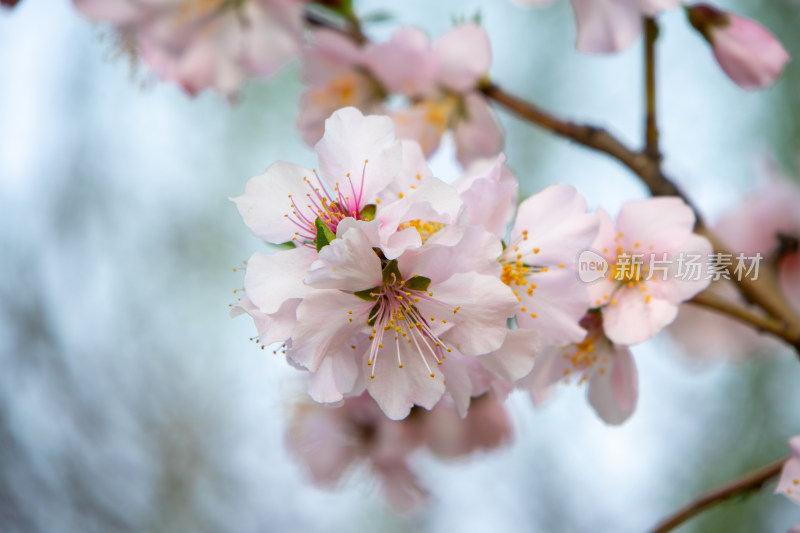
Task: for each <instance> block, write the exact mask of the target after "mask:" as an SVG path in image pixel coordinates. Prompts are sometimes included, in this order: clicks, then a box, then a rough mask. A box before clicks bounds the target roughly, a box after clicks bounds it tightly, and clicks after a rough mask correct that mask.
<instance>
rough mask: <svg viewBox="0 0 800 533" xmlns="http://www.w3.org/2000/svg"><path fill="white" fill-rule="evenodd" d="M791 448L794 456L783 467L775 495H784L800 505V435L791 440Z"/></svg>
mask: <svg viewBox="0 0 800 533" xmlns="http://www.w3.org/2000/svg"><path fill="white" fill-rule="evenodd" d="M789 448H791V451H792V456H791V458H789V460H788V461H786V464H785V465H783V470H782V471H781V478H780V480H779V481H778V486H777V487H775V493H776V494H783V495H785V496H786V497H787V498H789V499H790V500H792V501H793V502H794V503H798V504H800V435H799V436H797V437H792V438H791V439H790V440H789Z"/></svg>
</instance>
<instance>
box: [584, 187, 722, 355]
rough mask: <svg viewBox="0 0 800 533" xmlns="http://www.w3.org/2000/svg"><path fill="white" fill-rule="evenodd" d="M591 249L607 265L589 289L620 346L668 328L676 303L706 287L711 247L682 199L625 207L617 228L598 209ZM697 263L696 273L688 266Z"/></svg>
mask: <svg viewBox="0 0 800 533" xmlns="http://www.w3.org/2000/svg"><path fill="white" fill-rule="evenodd" d="M598 213H599V215H600V232H599V234H598V236H597V240H595V242H594V243H593V244H592V249H593V250H594V251H595V252H596V253H597V254H598V256H599V257H602V259H603V260H605V261H606V263H607V265H608V271H607V275H606V276H605V277H603V278H601V279H599V280H597V281H595V282H593V283H590V284H589V285H588V286H589V290H590V293H591V296H592V304H593V306H594V307H599V308H601V310H602V314H603V329H604V331H605V334H606V336H608V338H609V339H610V340H611V341H612V342H614V343H617V344H628V345H630V344H636V343H639V342H642V341H645V340H647V339H649V338H650V337H652V336H653V335H655V334H656V333H658V332H659V331H660V330H661V329H662V328H664V327H665V326H667V325H668V324H670V323H671V322H672V321H673V320H675V317H676V316H677V314H678V305H679V304H680V303H681V302H684V301H686V300H688V299H690V298H691V297H693V296H694V295H695V294H697V293H699V292H700V291H702V290H703V289H705V288H706V287H708V285H709V283H710V282H711V281H710V277H708V276H707V270H706V267H705V266H704V265H706V264H707V262H708V258H709V256H710V253H711V245H710V244H709V242H708V240H706V239H705V238H704V237H700V236H698V235H695V234H693V233H692V231H693V228H694V223H695V216H694V212H692V209H691V208H690V207H689V206H688V205H686V204H685V203H684V202H683V200H681V199H680V198H667V197H663V198H649V199H646V200H638V201H632V202H628V203H626V204H625V205H623V206H622V209H621V210H620V212H619V216H618V217H617V222H616V225H615V224H614V223H613V222H612V221H611V219H610V217H609V216H608V214H606V212H605V211H603V210H599V211H598ZM690 263H691V264H695V263H696V264H697V265H698V268H697V269H694V268H692V269H689V268H688V266H687V265H689V264H690Z"/></svg>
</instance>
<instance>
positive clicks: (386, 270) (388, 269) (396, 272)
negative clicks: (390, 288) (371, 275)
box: [383, 259, 403, 283]
mask: <svg viewBox="0 0 800 533" xmlns="http://www.w3.org/2000/svg"><path fill="white" fill-rule="evenodd" d="M401 279H403V275H402V274H400V268H398V266H397V259H392V260H391V261H389V262H388V263H387V264H386V266H385V267H383V282H384V283H394V282H395V281H400V280H401Z"/></svg>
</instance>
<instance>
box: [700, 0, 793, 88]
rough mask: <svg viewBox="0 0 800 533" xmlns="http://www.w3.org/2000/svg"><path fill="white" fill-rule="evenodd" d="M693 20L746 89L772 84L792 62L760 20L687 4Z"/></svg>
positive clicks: (723, 64)
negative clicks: (756, 20)
mask: <svg viewBox="0 0 800 533" xmlns="http://www.w3.org/2000/svg"><path fill="white" fill-rule="evenodd" d="M686 12H687V15H688V17H689V22H690V23H691V24H692V26H694V27H695V29H696V30H697V31H699V32H700V33H701V34H702V35H703V37H705V38H706V40H707V41H708V42H709V43H711V47H712V49H713V51H714V57H715V58H716V59H717V62H718V63H719V65H720V67H722V70H724V71H725V74H727V75H728V77H729V78H730V79H731V80H733V82H734V83H736V84H737V85H738V86H740V87H742V88H743V89H748V90H753V89H762V88H765V87H768V86H769V85H771V84H772V83H773V82H774V81H775V80H776V79H777V78H778V76H780V74H781V72H783V68H784V67H785V66H786V63H788V62H789V54H788V52H787V51H786V49H785V48H784V47H783V45H782V44H781V43H780V41H778V39H776V38H775V36H774V35H772V34H771V33H770V32H769V31H768V30H767V29H766V28H764V27H763V26H762V25H760V24H758V23H757V22H755V21H753V20H751V19H748V18H745V17H740V16H738V15H734V14H731V13H727V12H725V11H721V10H719V9H716V8H715V7H712V6H710V5H708V4H696V5H693V6H689V7H687V8H686Z"/></svg>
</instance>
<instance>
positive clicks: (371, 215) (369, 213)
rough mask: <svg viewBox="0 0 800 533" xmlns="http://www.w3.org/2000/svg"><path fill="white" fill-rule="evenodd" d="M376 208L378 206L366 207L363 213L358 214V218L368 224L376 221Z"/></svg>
mask: <svg viewBox="0 0 800 533" xmlns="http://www.w3.org/2000/svg"><path fill="white" fill-rule="evenodd" d="M376 208H377V206H376V205H375V204H367V205H365V206H364V209H362V210H361V212H360V213H359V214H358V218H360V219H361V220H366V221H367V222H370V221H372V220H375V210H376Z"/></svg>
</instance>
